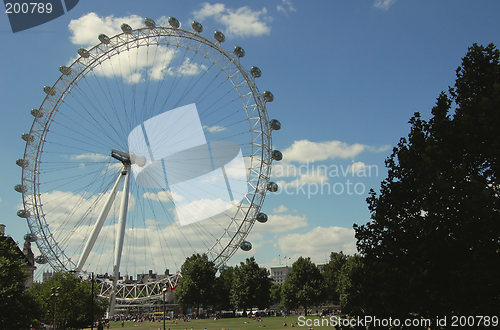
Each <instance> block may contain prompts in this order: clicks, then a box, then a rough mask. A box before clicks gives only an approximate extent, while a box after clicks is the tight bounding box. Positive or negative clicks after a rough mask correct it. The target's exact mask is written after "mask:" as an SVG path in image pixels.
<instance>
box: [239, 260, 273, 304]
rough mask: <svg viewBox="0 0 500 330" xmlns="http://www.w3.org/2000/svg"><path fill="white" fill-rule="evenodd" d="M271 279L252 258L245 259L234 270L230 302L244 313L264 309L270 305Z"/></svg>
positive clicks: (265, 270)
mask: <svg viewBox="0 0 500 330" xmlns="http://www.w3.org/2000/svg"><path fill="white" fill-rule="evenodd" d="M270 288H271V279H270V278H269V272H268V271H267V269H265V268H260V267H259V265H258V264H257V263H256V262H255V259H254V258H253V257H251V258H247V259H246V261H245V263H243V262H241V263H240V265H239V266H236V267H235V269H234V280H233V287H232V290H231V302H232V304H233V306H234V307H236V308H238V309H242V310H243V311H244V312H246V311H247V310H248V309H250V310H251V309H252V308H253V307H257V308H259V309H264V308H266V307H269V303H270V296H269V294H270Z"/></svg>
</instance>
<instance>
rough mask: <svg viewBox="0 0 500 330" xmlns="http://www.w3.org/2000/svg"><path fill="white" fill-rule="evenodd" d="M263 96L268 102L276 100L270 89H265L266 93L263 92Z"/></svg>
mask: <svg viewBox="0 0 500 330" xmlns="http://www.w3.org/2000/svg"><path fill="white" fill-rule="evenodd" d="M262 97H263V98H264V100H266V102H272V101H274V95H273V93H271V92H270V91H265V92H264V93H262Z"/></svg>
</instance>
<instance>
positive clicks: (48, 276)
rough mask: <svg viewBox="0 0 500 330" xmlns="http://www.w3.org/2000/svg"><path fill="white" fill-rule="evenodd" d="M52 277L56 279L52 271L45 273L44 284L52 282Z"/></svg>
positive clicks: (43, 276)
mask: <svg viewBox="0 0 500 330" xmlns="http://www.w3.org/2000/svg"><path fill="white" fill-rule="evenodd" d="M52 277H54V273H53V272H51V271H47V272H45V271H44V272H43V275H42V282H46V281H48V280H50V279H51V278H52Z"/></svg>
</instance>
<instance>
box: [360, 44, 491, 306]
mask: <svg viewBox="0 0 500 330" xmlns="http://www.w3.org/2000/svg"><path fill="white" fill-rule="evenodd" d="M499 57H500V52H499V51H498V49H496V48H495V46H494V45H492V44H490V45H488V46H486V47H484V46H479V45H477V44H474V45H473V46H471V47H470V48H469V50H468V52H467V54H466V56H465V57H464V58H463V59H462V65H461V66H460V67H459V68H458V69H457V71H456V73H457V79H456V82H455V86H454V87H452V88H450V90H449V93H448V94H445V93H441V95H440V96H439V97H438V98H437V102H436V105H435V106H434V108H433V109H432V117H431V119H430V120H428V121H427V120H424V119H422V117H421V116H420V114H419V113H415V115H414V116H413V117H412V118H411V119H410V124H411V130H410V133H409V135H408V138H402V139H401V140H400V142H399V143H398V145H397V147H395V148H394V150H393V152H392V155H391V156H390V157H389V158H388V159H387V160H386V166H387V168H388V176H387V178H386V179H385V180H384V181H383V182H382V184H381V190H380V194H378V195H377V194H376V193H375V192H374V191H371V192H370V196H369V198H368V199H367V201H368V207H369V210H370V212H371V220H372V221H371V222H369V223H367V224H365V225H362V226H355V230H356V238H357V240H358V242H357V245H358V249H359V251H360V252H361V253H362V255H363V256H364V258H365V260H364V262H365V270H366V274H367V275H366V281H365V283H364V284H363V287H364V293H365V295H364V296H365V297H366V299H367V301H366V306H367V308H369V311H368V312H369V313H376V314H380V315H383V314H387V315H391V316H397V315H408V314H410V313H417V314H420V315H424V316H434V315H445V314H460V315H491V314H492V313H498V310H500V276H498V270H497V269H498V265H500V184H499V182H498V175H499V173H500V172H499V166H500V164H499V161H500V134H498V130H499V127H500V64H499ZM452 105H454V107H455V109H454V110H452Z"/></svg>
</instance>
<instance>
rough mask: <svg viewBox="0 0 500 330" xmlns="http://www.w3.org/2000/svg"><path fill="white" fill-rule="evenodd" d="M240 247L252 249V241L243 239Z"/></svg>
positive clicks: (247, 249)
mask: <svg viewBox="0 0 500 330" xmlns="http://www.w3.org/2000/svg"><path fill="white" fill-rule="evenodd" d="M240 248H241V249H242V250H243V251H250V250H251V249H252V243H250V242H249V241H243V242H241V244H240Z"/></svg>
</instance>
